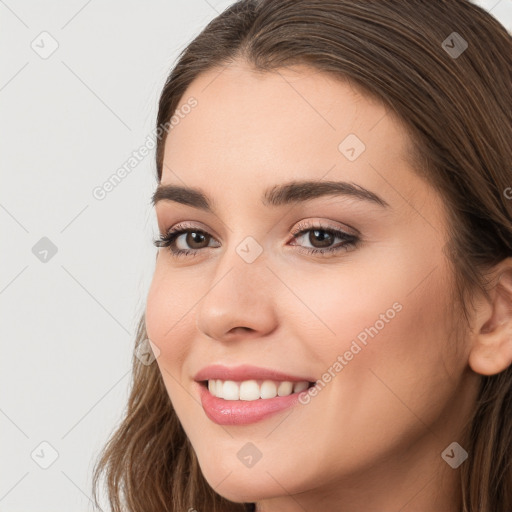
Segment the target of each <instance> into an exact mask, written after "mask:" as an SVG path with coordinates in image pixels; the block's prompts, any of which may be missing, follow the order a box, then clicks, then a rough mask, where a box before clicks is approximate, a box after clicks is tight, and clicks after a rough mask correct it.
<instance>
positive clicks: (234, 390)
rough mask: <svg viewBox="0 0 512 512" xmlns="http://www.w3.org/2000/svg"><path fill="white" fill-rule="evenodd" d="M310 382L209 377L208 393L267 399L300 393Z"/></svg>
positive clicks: (224, 396)
mask: <svg viewBox="0 0 512 512" xmlns="http://www.w3.org/2000/svg"><path fill="white" fill-rule="evenodd" d="M309 386H310V383H309V382H307V381H300V382H291V381H273V380H263V381H257V380H244V381H242V382H235V381H233V380H220V379H211V380H209V381H208V390H209V391H210V393H211V394H212V395H213V396H215V397H217V398H222V399H224V400H245V401H248V402H252V401H254V400H259V399H262V400H269V399H272V398H275V397H276V396H289V395H291V394H293V393H300V392H301V391H304V390H306V389H308V387H309Z"/></svg>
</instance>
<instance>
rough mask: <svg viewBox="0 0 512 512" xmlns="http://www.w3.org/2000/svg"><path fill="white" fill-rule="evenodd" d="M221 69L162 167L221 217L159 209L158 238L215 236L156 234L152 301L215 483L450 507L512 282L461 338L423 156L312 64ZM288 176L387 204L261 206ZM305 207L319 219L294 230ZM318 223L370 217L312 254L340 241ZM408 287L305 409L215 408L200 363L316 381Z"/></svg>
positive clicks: (194, 88) (165, 363) (314, 505)
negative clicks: (201, 385)
mask: <svg viewBox="0 0 512 512" xmlns="http://www.w3.org/2000/svg"><path fill="white" fill-rule="evenodd" d="M219 71H220V69H215V70H212V71H209V72H207V73H204V74H203V75H201V76H199V77H198V78H197V79H196V80H195V81H194V82H193V83H192V84H191V85H190V87H189V89H188V90H187V91H186V92H185V94H184V95H183V98H182V104H185V102H186V101H187V99H188V98H190V97H191V96H193V97H194V98H196V99H197V102H198V104H197V107H196V108H195V109H193V110H192V111H191V113H190V114H188V115H187V116H185V117H184V118H183V119H181V120H180V122H179V124H177V125H176V126H174V128H173V129H172V130H171V131H170V133H169V135H168V137H167V140H166V145H165V155H164V166H163V173H162V180H161V183H162V184H173V185H179V186H187V187H194V188H199V189H201V191H202V192H203V193H204V194H205V195H206V196H207V197H208V198H209V201H210V202H211V203H212V205H213V208H214V213H210V212H206V211H203V210H201V209H198V208H194V207H192V206H190V205H184V204H179V203H178V202H174V201H170V200H161V201H159V202H158V203H157V204H156V207H155V208H156V214H157V220H158V227H159V230H160V233H161V234H165V233H166V232H167V231H168V230H169V229H171V228H172V227H174V226H176V225H177V224H178V223H181V222H187V223H189V224H191V225H192V227H195V228H196V229H200V230H202V231H205V232H206V233H208V234H209V235H210V237H209V238H208V237H207V238H206V239H204V240H203V241H202V244H201V243H199V242H201V239H195V240H196V244H194V245H191V244H192V243H193V242H194V239H192V238H191V237H190V236H189V237H187V236H186V235H182V236H181V237H180V238H179V242H176V247H177V248H179V249H195V250H196V251H197V253H196V255H195V256H184V257H180V258H176V257H173V256H172V255H171V253H170V249H169V248H167V247H165V248H164V247H162V248H160V249H159V251H158V256H157V261H156V268H155V273H154V278H153V281H152V284H151V288H150V291H149V294H148V300H147V309H146V328H147V333H148V337H149V339H150V340H151V341H152V342H153V343H154V344H155V345H156V346H157V347H158V349H159V350H160V355H159V357H158V359H157V364H158V366H159V369H160V371H161V373H162V376H163V379H164V382H165V386H166V388H167V391H168V394H169V396H170V398H171V400H172V403H173V406H174V409H175V411H176V413H177V415H178V417H179V420H180V422H181V423H182V425H183V428H184V430H185V432H186V434H187V436H188V437H189V439H190V441H191V443H192V446H193V448H194V450H195V452H196V454H197V457H198V460H199V464H200V466H201V470H202V472H203V474H204V476H205V478H206V480H207V481H208V483H209V484H210V485H211V486H212V487H213V488H214V489H215V491H216V492H217V493H219V494H220V495H222V496H224V497H226V498H227V499H229V500H232V501H236V502H256V503H257V506H258V510H261V511H265V512H277V511H280V512H295V511H297V512H298V511H304V510H306V511H310V512H313V511H316V510H322V511H326V512H334V511H337V512H339V511H341V512H398V511H400V512H413V511H414V512H420V511H421V512H433V511H434V510H435V511H439V510H443V511H445V512H457V511H458V510H459V508H460V503H461V501H460V491H459V489H458V487H457V485H458V478H459V471H460V468H458V469H452V467H450V466H449V465H448V464H447V463H446V462H445V460H443V458H442V457H441V453H442V452H443V451H444V450H445V448H447V447H448V446H449V445H450V444H451V443H452V442H454V441H458V442H459V444H463V443H462V441H461V438H460V435H459V433H460V430H461V429H462V427H463V426H464V424H465V422H466V421H467V419H468V417H469V414H470V412H471V410H472V407H473V405H474V401H475V398H476V396H477V392H478V384H479V380H480V375H479V374H493V373H497V372H499V371H502V370H503V369H505V368H506V367H507V366H508V365H509V364H510V360H511V358H512V347H511V346H510V345H511V343H510V342H509V341H508V340H509V338H510V336H507V335H506V331H505V328H506V327H507V326H509V325H510V321H509V319H508V311H510V308H507V307H506V304H508V302H507V301H508V295H506V294H495V293H493V294H492V297H493V298H494V299H496V304H498V303H499V304H501V306H500V307H496V306H495V305H493V303H489V304H488V303H487V302H485V301H484V300H483V299H480V300H479V301H478V306H479V310H478V314H476V315H475V316H474V317H473V318H472V326H471V327H472V331H471V334H470V335H469V334H468V335H467V336H466V337H465V338H464V339H462V340H459V339H455V338H454V335H453V329H454V327H455V325H456V323H455V319H454V318H453V316H454V315H453V312H454V308H453V301H452V300H451V297H450V291H451V289H452V287H453V286H454V284H453V283H454V276H453V275H452V271H451V270H450V268H449V267H448V263H447V260H446V253H445V252H444V251H443V249H444V248H445V245H446V243H447V241H448V239H447V234H446V233H447V231H446V229H447V225H446V212H445V210H444V208H443V201H442V199H441V197H440V196H439V194H438V193H437V192H436V191H434V189H432V188H431V187H430V186H429V185H428V184H427V183H426V182H425V181H423V180H422V179H420V178H419V177H418V176H417V175H416V174H415V173H414V172H413V171H412V169H411V167H410V164H409V163H408V161H407V160H406V158H405V155H406V150H407V141H408V139H407V133H406V131H405V130H404V128H403V127H402V126H401V125H399V124H398V122H397V121H396V120H395V119H394V118H393V117H392V115H391V113H389V112H386V109H385V108H384V107H383V106H382V105H381V104H379V103H378V102H376V101H374V100H370V99H369V98H368V97H366V96H364V95H362V94H360V93H358V92H357V91H355V90H354V89H353V88H351V87H350V86H349V85H347V84H346V83H343V82H340V81H336V80H334V79H332V78H329V77H328V76H326V75H324V74H322V73H319V72H318V71H315V70H312V69H310V68H306V67H295V68H293V69H287V70H279V72H278V73H264V74H259V73H255V72H253V71H252V70H251V68H249V66H248V65H247V64H245V63H241V62H237V63H234V64H232V65H230V66H229V67H227V68H226V69H224V70H223V71H222V73H220V74H219ZM349 134H356V135H357V137H358V138H359V139H360V140H361V141H363V143H364V144H365V146H366V149H365V151H364V152H362V153H361V154H360V155H359V156H358V158H356V159H355V160H354V161H350V160H349V159H347V158H346V156H345V155H344V154H342V152H341V151H340V150H339V149H338V146H339V144H340V143H341V142H342V141H343V140H344V139H345V138H346V137H347V135H349ZM294 180H297V181H299V180H322V181H345V182H350V183H353V184H356V185H358V186H360V187H364V188H365V189H368V190H369V191H371V192H373V193H374V194H377V195H378V196H379V197H380V198H381V199H382V200H384V201H385V203H387V206H385V207H384V206H382V205H379V204H376V203H375V202H371V201H368V200H362V199H358V198H356V197H349V196H341V195H337V196H334V195H331V196H323V197H317V198H314V199H311V200H309V201H299V202H297V203H295V204H285V205H280V206H268V205H265V204H263V203H262V202H261V200H260V199H261V197H262V195H263V193H264V191H265V190H266V189H267V188H269V187H273V186H276V185H279V184H283V183H288V182H290V181H294ZM301 221H306V222H307V225H308V227H309V228H310V231H309V232H308V233H306V234H305V235H300V236H298V237H297V238H295V239H294V237H293V235H291V233H292V232H294V231H295V228H296V227H297V225H298V224H299V222H301ZM319 222H320V223H321V226H322V227H327V228H331V229H339V230H341V231H345V232H348V233H354V232H358V233H359V237H360V238H361V242H360V244H357V243H356V245H355V246H352V247H348V248H347V250H340V251H339V252H333V253H328V254H326V255H325V256H322V255H321V254H308V253H307V250H308V249H311V248H322V247H334V246H340V245H341V244H340V242H341V241H340V240H339V239H338V238H333V241H332V243H331V244H330V245H329V244H327V245H325V243H324V245H322V244H321V243H320V240H321V239H319V238H318V237H317V238H315V237H314V236H313V228H314V227H315V226H318V224H319ZM301 224H302V222H301ZM187 227H189V226H187ZM316 229H318V228H316ZM354 230H357V231H354ZM248 236H250V237H252V238H253V239H255V240H256V241H257V242H258V244H259V246H260V247H261V249H262V252H261V254H260V255H259V256H258V257H257V258H256V259H255V260H254V261H253V262H252V263H247V261H245V260H244V259H243V258H241V256H240V255H239V253H237V251H236V248H237V246H238V245H239V244H240V243H241V242H242V241H243V240H244V239H245V238H246V237H248ZM301 246H302V248H303V249H304V250H303V252H301ZM507 268H508V267H507ZM501 282H502V284H504V283H506V282H508V281H507V279H502V280H501ZM499 297H505V298H503V299H498V298H499ZM499 300H501V302H499ZM396 303H398V304H400V305H401V306H402V307H401V308H400V311H399V312H396V314H393V318H392V319H390V320H389V319H388V321H387V322H386V323H385V324H384V327H383V328H380V329H379V332H378V334H377V335H376V336H375V337H373V338H370V337H369V338H368V342H367V345H366V346H364V347H363V348H362V350H361V351H360V352H359V353H358V354H357V355H356V356H354V357H353V359H351V360H350V361H348V363H347V364H346V366H345V367H344V368H343V370H342V371H341V372H339V373H337V374H336V376H335V377H334V378H332V380H331V381H330V382H329V383H328V384H326V385H325V387H324V388H323V389H321V391H320V392H318V394H317V396H315V397H313V398H311V400H310V402H309V403H307V404H306V405H302V404H297V405H295V406H293V407H292V408H291V409H287V410H285V411H281V412H278V413H277V414H275V415H273V416H271V417H268V418H265V419H263V420H261V421H258V422H255V423H253V424H249V425H218V424H216V423H215V422H213V421H211V420H210V419H209V418H208V417H207V416H206V414H205V411H204V410H203V408H202V406H201V401H200V399H199V395H198V393H197V388H196V383H195V382H194V379H193V377H194V375H195V374H196V373H197V372H198V371H199V370H200V369H201V368H203V367H204V366H206V365H209V364H216V363H218V364H223V365H226V366H230V365H239V364H252V365H256V366H261V367H266V368H272V369H276V370H280V371H283V372H286V373H288V374H293V375H313V376H314V378H315V379H321V378H322V375H324V374H325V372H327V371H328V369H329V368H332V367H333V363H334V362H335V361H336V360H337V357H338V356H339V355H343V354H345V353H346V351H347V350H349V349H350V346H351V343H352V341H353V340H355V339H357V336H358V335H359V334H360V333H361V332H362V331H364V330H365V328H369V327H370V326H375V325H376V321H377V320H379V318H382V317H381V316H380V315H381V314H383V313H385V312H386V311H388V310H389V309H390V308H391V309H392V308H393V304H396ZM504 319H505V321H504ZM508 333H510V328H509V330H508ZM360 345H361V344H360ZM345 362H347V361H345ZM248 442H251V443H253V444H254V445H255V446H256V447H257V449H258V450H259V452H261V454H262V456H261V459H260V460H259V461H258V462H257V464H255V465H254V466H252V467H246V466H245V465H244V464H242V463H241V461H240V459H239V458H238V457H237V453H238V451H239V450H240V449H241V448H242V447H243V446H244V445H245V444H246V443H248ZM193 505H194V504H191V506H193Z"/></svg>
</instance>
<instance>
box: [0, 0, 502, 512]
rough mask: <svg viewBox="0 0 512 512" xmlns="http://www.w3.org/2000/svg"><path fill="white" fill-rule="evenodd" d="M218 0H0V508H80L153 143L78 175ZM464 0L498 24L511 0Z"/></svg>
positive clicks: (118, 372) (119, 151) (134, 145)
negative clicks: (100, 192) (135, 159)
mask: <svg viewBox="0 0 512 512" xmlns="http://www.w3.org/2000/svg"><path fill="white" fill-rule="evenodd" d="M231 3H232V2H231V1H230V0H224V1H218V0H217V1H215V0H168V1H163V0H153V1H151V2H142V1H140V2H135V1H133V0H131V1H126V0H125V1H121V0H103V1H100V0H89V1H85V0H73V1H68V2H57V1H50V2H48V1H47V2H36V1H35V0H31V1H20V0H17V1H16V0H5V1H4V0H0V21H1V29H0V49H1V50H0V52H1V53H0V55H1V65H0V69H1V74H0V105H1V118H0V119H1V123H0V130H1V132H0V143H1V146H0V162H1V164H0V169H1V173H2V186H1V187H0V226H1V229H2V238H1V239H2V264H1V265H0V307H1V308H2V312H1V323H0V336H1V343H2V347H1V358H0V364H1V367H0V387H1V388H0V389H1V400H0V432H1V437H0V439H1V443H0V460H1V461H2V462H1V464H0V511H1V512H13V511H23V512H36V511H37V512H39V511H50V510H51V511H53V512H61V511H62V512H64V511H66V512H70V511H86V510H87V511H90V510H92V504H91V501H90V494H91V493H90V488H91V473H92V467H93V464H94V462H95V460H96V457H97V455H98V453H99V450H100V449H101V447H102V446H103V444H104V442H105V441H106V439H107V437H108V435H109V434H110V432H111V431H112V430H113V429H114V427H115V426H116V425H117V423H118V421H119V420H120V418H121V415H122V412H123V409H124V407H125V404H126V400H127V396H128V388H129V384H130V378H131V375H130V361H131V357H132V355H131V351H132V347H133V341H134V331H135V327H136V323H137V320H138V318H139V316H140V315H141V313H142V312H143V310H144V303H145V297H146V294H147V291H148V287H149V284H150V281H151V275H152V272H153V269H154V255H155V251H156V249H155V248H154V247H153V245H152V240H153V238H154V236H156V234H157V227H156V222H155V219H154V213H153V210H152V208H151V206H150V202H149V200H150V196H151V193H152V191H153V189H154V187H155V184H156V179H155V178H154V171H155V170H154V164H153V161H154V151H151V152H150V155H149V156H147V157H146V158H145V159H144V160H143V161H141V162H140V163H139V164H138V165H137V166H136V167H135V168H134V169H133V170H132V172H131V173H130V174H128V176H127V177H126V178H125V179H124V180H123V181H122V182H121V183H120V184H119V185H118V186H117V187H116V188H115V189H114V190H113V191H111V192H110V193H109V194H107V196H106V197H105V199H103V200H101V201H100V200H98V199H96V198H95V197H94V196H93V195H92V190H93V189H94V188H95V187H97V186H101V185H102V184H103V183H104V182H105V181H106V180H107V179H108V178H109V177H110V176H111V175H112V174H113V173H114V172H115V171H116V170H117V169H118V168H119V167H120V166H122V165H123V164H124V163H125V162H126V160H127V159H128V158H129V157H130V155H131V154H132V152H133V151H135V150H137V149H138V148H140V146H142V145H143V144H144V142H145V140H146V137H147V136H148V135H149V134H150V133H151V132H152V130H153V128H154V122H155V116H156V107H157V101H158V96H159V93H160V91H161V88H162V86H163V84H164V81H165V78H166V76H167V74H168V72H169V70H170V68H171V66H172V65H173V63H174V62H175V59H176V57H177V55H178V53H179V52H180V51H181V50H182V49H183V48H184V47H185V46H186V44H187V43H188V42H190V40H191V39H192V38H193V37H194V36H195V35H196V34H197V33H198V32H199V31H200V30H201V29H202V28H203V27H204V26H205V25H206V24H207V22H208V21H210V20H211V19H212V18H213V17H215V16H216V15H217V13H220V12H221V11H222V10H224V9H225V8H226V7H227V6H228V5H230V4H231ZM478 3H480V4H481V5H483V6H484V7H485V8H486V9H487V10H490V11H491V12H492V14H493V15H495V16H496V17H497V18H498V19H499V20H500V21H501V22H502V23H503V24H504V25H505V26H506V27H507V28H508V29H509V30H512V0H490V1H481V2H478ZM453 28H454V31H457V20H453ZM42 32H48V33H49V34H50V36H51V37H50V36H45V35H43V36H41V35H40V34H41V33H42ZM447 35H448V34H447ZM53 40H54V41H56V43H55V42H53ZM57 43H58V48H57V49H56V50H55V52H54V53H53V54H51V55H50V56H48V57H47V58H42V57H41V56H40V54H38V53H36V51H35V50H34V49H33V48H32V47H31V45H32V44H33V45H34V46H36V47H37V48H38V51H39V52H40V53H42V54H43V56H44V57H46V55H45V54H44V52H48V51H49V50H50V49H51V44H54V45H55V44H57ZM43 237H47V238H48V239H49V240H51V242H52V243H53V244H54V245H55V246H56V248H57V253H56V254H55V255H53V256H52V255H51V252H50V253H48V255H47V256H46V259H47V261H40V259H39V258H38V257H36V255H35V254H34V253H33V250H32V248H33V247H34V246H35V245H36V243H38V241H39V240H40V239H41V238H43ZM36 247H38V246H36ZM39 250H41V249H39ZM36 252H37V251H36ZM44 256H45V255H44V253H41V254H40V256H39V257H40V258H44ZM42 442H46V443H49V444H50V445H51V446H52V447H53V449H54V450H55V451H56V452H57V453H58V457H57V458H56V459H55V461H54V462H53V463H52V464H51V465H50V466H49V467H48V468H47V469H43V468H42V467H40V465H41V464H42V465H45V463H46V464H49V463H50V462H52V460H53V459H52V453H53V452H52V448H50V447H48V446H47V445H41V443H42ZM102 504H103V505H105V506H104V510H105V511H106V510H108V507H107V506H106V500H105V498H103V499H102Z"/></svg>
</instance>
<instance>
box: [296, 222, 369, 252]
mask: <svg viewBox="0 0 512 512" xmlns="http://www.w3.org/2000/svg"><path fill="white" fill-rule="evenodd" d="M308 233H309V235H308ZM292 234H293V235H294V237H293V238H294V240H300V239H304V241H305V242H306V243H308V244H310V247H304V246H303V245H299V252H304V253H306V254H320V255H321V256H326V255H330V254H332V253H337V252H340V251H347V250H349V249H353V248H354V247H356V245H357V244H358V243H359V241H360V239H359V237H358V236H356V235H352V234H350V233H346V232H345V231H342V230H340V229H338V228H333V227H329V226H322V225H318V224H313V225H312V224H310V223H308V222H307V221H305V222H302V223H300V224H299V225H298V226H297V228H296V230H294V232H293V233H292ZM306 235H308V236H306ZM336 239H339V240H340V241H341V242H339V243H338V244H337V245H335V246H332V244H333V243H334V242H335V240H336ZM292 245H296V244H292Z"/></svg>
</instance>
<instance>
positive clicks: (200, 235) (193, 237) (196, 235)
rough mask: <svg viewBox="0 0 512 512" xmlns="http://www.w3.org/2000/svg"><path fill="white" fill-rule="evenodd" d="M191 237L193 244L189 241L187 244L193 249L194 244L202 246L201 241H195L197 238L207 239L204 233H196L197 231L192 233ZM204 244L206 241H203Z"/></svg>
mask: <svg viewBox="0 0 512 512" xmlns="http://www.w3.org/2000/svg"><path fill="white" fill-rule="evenodd" d="M189 237H190V238H191V239H192V243H190V241H189V240H187V244H188V245H190V246H191V247H193V244H194V243H198V244H201V240H199V241H197V240H195V238H196V237H199V238H203V239H204V238H205V236H204V235H203V234H202V233H196V232H195V231H191V232H190V233H189ZM202 241H203V242H204V240H202Z"/></svg>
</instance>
